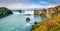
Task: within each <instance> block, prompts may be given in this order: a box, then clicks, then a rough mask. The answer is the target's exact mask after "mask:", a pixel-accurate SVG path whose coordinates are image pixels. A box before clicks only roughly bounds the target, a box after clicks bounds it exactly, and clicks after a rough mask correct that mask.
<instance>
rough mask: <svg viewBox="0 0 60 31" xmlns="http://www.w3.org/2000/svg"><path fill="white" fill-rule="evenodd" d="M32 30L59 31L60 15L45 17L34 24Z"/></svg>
mask: <svg viewBox="0 0 60 31" xmlns="http://www.w3.org/2000/svg"><path fill="white" fill-rule="evenodd" d="M32 31H60V15H58V16H56V17H54V18H52V19H46V20H45V21H43V22H41V23H39V25H38V26H34V27H33V29H32Z"/></svg>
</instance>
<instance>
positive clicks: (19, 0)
mask: <svg viewBox="0 0 60 31" xmlns="http://www.w3.org/2000/svg"><path fill="white" fill-rule="evenodd" d="M37 2H38V1H34V2H31V0H0V7H7V8H9V9H30V8H49V7H54V6H56V5H58V4H54V3H53V4H52V3H50V2H47V1H40V0H39V2H38V3H37Z"/></svg>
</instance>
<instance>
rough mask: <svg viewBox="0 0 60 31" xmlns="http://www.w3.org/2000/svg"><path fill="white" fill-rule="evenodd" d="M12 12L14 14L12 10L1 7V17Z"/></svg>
mask: <svg viewBox="0 0 60 31" xmlns="http://www.w3.org/2000/svg"><path fill="white" fill-rule="evenodd" d="M10 14H12V11H11V10H9V9H7V8H5V7H0V18H3V17H5V16H8V15H10Z"/></svg>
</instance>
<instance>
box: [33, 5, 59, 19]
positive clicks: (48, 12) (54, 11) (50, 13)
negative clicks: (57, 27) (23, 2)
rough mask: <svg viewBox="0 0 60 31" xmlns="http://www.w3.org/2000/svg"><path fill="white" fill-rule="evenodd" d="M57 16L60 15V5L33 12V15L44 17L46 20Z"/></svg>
mask: <svg viewBox="0 0 60 31" xmlns="http://www.w3.org/2000/svg"><path fill="white" fill-rule="evenodd" d="M59 14H60V5H59V6H56V7H53V8H48V9H43V10H35V11H34V15H39V16H46V17H48V18H52V17H55V16H57V15H59Z"/></svg>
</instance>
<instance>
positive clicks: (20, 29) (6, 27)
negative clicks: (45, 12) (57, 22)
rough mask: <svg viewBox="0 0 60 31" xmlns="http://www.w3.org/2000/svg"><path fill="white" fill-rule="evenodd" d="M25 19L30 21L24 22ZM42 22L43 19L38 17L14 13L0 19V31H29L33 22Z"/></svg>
mask: <svg viewBox="0 0 60 31" xmlns="http://www.w3.org/2000/svg"><path fill="white" fill-rule="evenodd" d="M27 17H29V18H30V19H31V20H30V21H29V22H27V21H26V18H27ZM44 19H45V18H44ZM42 20H43V18H42V17H40V16H34V15H33V14H31V15H25V14H21V13H18V12H14V13H13V14H12V15H9V16H7V17H4V18H2V19H0V31H31V30H30V29H31V28H32V25H34V22H35V21H37V22H40V21H42Z"/></svg>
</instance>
